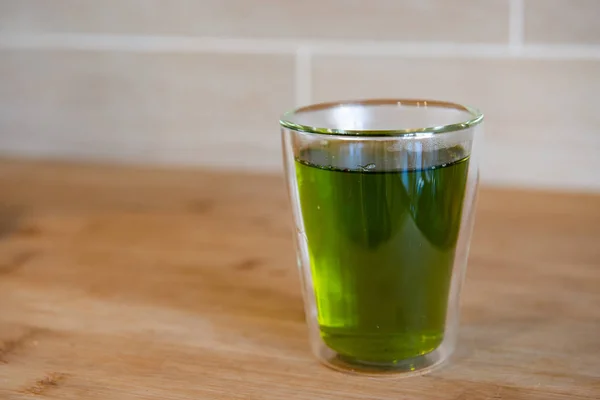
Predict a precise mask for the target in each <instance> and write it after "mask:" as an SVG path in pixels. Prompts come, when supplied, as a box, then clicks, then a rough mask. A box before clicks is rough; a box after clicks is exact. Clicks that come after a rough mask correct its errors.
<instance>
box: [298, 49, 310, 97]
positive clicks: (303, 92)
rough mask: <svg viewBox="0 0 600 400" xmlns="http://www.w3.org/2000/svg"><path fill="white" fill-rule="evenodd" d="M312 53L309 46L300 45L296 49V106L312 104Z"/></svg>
mask: <svg viewBox="0 0 600 400" xmlns="http://www.w3.org/2000/svg"><path fill="white" fill-rule="evenodd" d="M311 58H312V57H311V53H310V50H309V49H308V48H307V47H299V48H298V50H297V51H296V66H295V67H296V68H295V70H294V80H295V81H294V84H295V92H296V107H301V106H305V105H307V104H310V102H311V97H312V94H311V92H312V65H311V62H312V60H311Z"/></svg>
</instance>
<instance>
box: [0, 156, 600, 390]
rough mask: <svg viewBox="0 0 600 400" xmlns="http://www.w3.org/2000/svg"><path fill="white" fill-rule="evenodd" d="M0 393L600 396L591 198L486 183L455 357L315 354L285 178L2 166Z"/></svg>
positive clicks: (598, 248)
mask: <svg viewBox="0 0 600 400" xmlns="http://www.w3.org/2000/svg"><path fill="white" fill-rule="evenodd" d="M0 193H1V196H0V232H1V233H0V398H1V399H11V400H12V399H15V400H16V399H31V398H44V399H102V400H104V399H112V400H121V399H140V398H143V399H169V400H170V399H311V400H312V399H316V398H319V399H440V400H442V399H444V400H450V399H452V400H463V399H475V400H479V399H481V400H484V399H540V400H554V399H567V398H573V399H597V398H600V196H594V195H585V194H558V193H547V192H524V191H502V190H492V189H484V190H482V192H481V195H480V201H479V208H478V214H477V223H476V229H475V234H474V239H473V244H472V248H471V260H470V265H469V271H468V274H467V282H466V286H465V290H464V295H463V306H462V315H463V317H462V329H461V340H460V347H459V350H458V352H457V354H456V356H455V357H454V359H453V361H452V363H451V364H449V365H448V366H447V367H445V368H443V369H441V370H439V371H438V372H435V373H434V374H432V375H429V376H425V377H419V378H409V379H399V380H398V379H383V380H382V379H372V378H366V377H360V376H350V375H345V374H342V373H339V372H335V371H332V370H329V369H327V368H326V367H323V366H321V365H320V364H319V363H318V362H317V361H316V360H315V359H314V357H313V356H312V355H311V354H310V352H309V349H308V343H307V333H306V328H305V325H304V316H303V311H302V299H301V295H300V291H299V283H298V277H297V272H296V268H295V256H294V250H293V245H292V230H291V227H290V225H291V224H290V219H291V217H290V215H289V208H288V201H287V197H286V194H285V191H284V185H283V181H282V179H281V177H274V176H258V175H240V174H233V173H216V172H209V171H189V170H170V171H169V170H150V169H133V168H122V167H104V166H85V165H74V164H71V165H69V164H58V163H32V162H21V161H8V160H5V161H2V162H0Z"/></svg>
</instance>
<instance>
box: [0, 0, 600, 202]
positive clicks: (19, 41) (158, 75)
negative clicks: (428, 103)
mask: <svg viewBox="0 0 600 400" xmlns="http://www.w3.org/2000/svg"><path fill="white" fill-rule="evenodd" d="M599 18H600V1H598V0H454V1H448V0H371V1H359V0H327V1H314V0H304V1H287V0H254V1H252V0H103V1H97V0H96V1H92V0H0V156H4V157H28V158H42V159H49V158H50V159H60V160H77V161H81V160H86V161H93V162H110V163H126V164H143V165H177V166H181V165H184V166H202V167H207V166H208V167H214V168H229V169H232V168H233V169H236V168H244V169H251V170H256V171H272V172H278V171H280V170H281V168H282V161H281V154H280V152H281V150H280V138H279V127H278V117H279V115H280V114H281V113H282V112H283V111H285V110H286V109H288V108H291V107H295V106H299V105H305V104H308V103H313V102H320V101H326V100H339V99H349V98H365V97H408V98H414V97H420V98H434V99H440V100H448V101H456V102H462V103H467V104H469V105H473V106H476V107H478V108H480V109H482V110H483V111H484V113H485V114H486V118H487V123H486V140H485V149H484V158H483V165H482V180H483V183H485V184H488V185H497V186H516V187H529V188H556V189H561V190H585V191H600V174H599V173H598V171H600V112H599V111H598V104H599V103H598V94H599V93H600V23H598V19H599Z"/></svg>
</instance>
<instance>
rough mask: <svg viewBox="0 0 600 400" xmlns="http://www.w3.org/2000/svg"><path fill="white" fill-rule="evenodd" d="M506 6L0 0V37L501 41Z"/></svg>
mask: <svg viewBox="0 0 600 400" xmlns="http://www.w3.org/2000/svg"><path fill="white" fill-rule="evenodd" d="M507 4H508V1H507V0H486V1H481V0H454V1H448V0H427V1H424V0H372V1H358V0H330V1H317V0H305V1H281V0H259V1H249V0H104V1H85V2H84V1H81V0H53V1H39V0H4V1H2V2H0V27H3V28H4V30H7V31H42V32H47V31H51V32H88V33H90V32H91V33H131V34H152V35H162V34H175V35H207V36H227V37H231V36H234V37H240V36H243V37H273V38H328V39H382V40H402V41H425V40H433V41H443V42H451V41H460V42H503V41H506V40H507V38H508V6H507Z"/></svg>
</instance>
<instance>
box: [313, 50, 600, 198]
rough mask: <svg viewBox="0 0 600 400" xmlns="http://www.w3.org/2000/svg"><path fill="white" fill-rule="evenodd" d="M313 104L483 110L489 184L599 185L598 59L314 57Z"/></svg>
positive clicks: (484, 171)
mask: <svg viewBox="0 0 600 400" xmlns="http://www.w3.org/2000/svg"><path fill="white" fill-rule="evenodd" d="M314 61H315V65H314V70H313V94H314V100H315V101H325V100H336V99H346V98H364V97H405V98H415V97H417V98H419V97H420V98H430V99H431V98H433V99H442V100H450V101H458V102H463V103H467V104H472V105H474V106H477V107H479V108H481V109H482V110H483V111H484V112H485V114H486V126H485V130H486V135H485V138H486V140H485V147H484V149H485V156H484V158H483V163H482V178H483V181H484V182H487V183H496V184H509V185H533V186H540V187H546V186H547V187H565V188H568V187H570V188H584V189H586V188H592V189H594V190H600V176H599V175H598V172H597V171H598V170H600V157H599V156H598V154H600V113H598V111H597V101H596V100H597V96H598V93H599V92H600V79H598V71H600V62H598V61H595V62H594V61H534V60H508V59H506V60H499V59H495V60H494V59H490V60H483V59H439V60H438V59H409V58H407V59H402V58H395V57H379V58H359V57H317V58H316V59H315V60H314Z"/></svg>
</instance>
